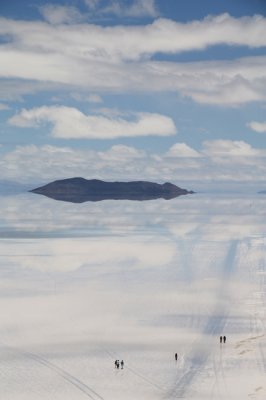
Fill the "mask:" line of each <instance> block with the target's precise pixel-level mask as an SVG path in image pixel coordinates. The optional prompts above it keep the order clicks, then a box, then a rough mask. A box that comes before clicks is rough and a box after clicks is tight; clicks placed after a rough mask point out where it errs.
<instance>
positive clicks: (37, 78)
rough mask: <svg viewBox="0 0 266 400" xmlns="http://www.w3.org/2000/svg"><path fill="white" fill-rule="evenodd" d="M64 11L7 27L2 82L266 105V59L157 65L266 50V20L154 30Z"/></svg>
mask: <svg viewBox="0 0 266 400" xmlns="http://www.w3.org/2000/svg"><path fill="white" fill-rule="evenodd" d="M93 4H94V3H93ZM95 4H96V3H95ZM134 4H137V3H134ZM143 4H144V3H143ZM147 4H148V2H147ZM56 7H57V8H56V10H55V9H54V8H53V6H51V5H50V6H46V8H44V9H43V14H45V15H46V19H47V20H49V23H47V22H40V21H37V22H36V21H35V22H33V21H14V20H10V19H5V18H1V19H0V35H1V36H3V37H5V41H4V43H3V44H2V45H1V46H0V57H1V60H2V61H1V65H0V77H2V78H6V79H7V78H9V79H23V80H25V79H27V80H30V81H31V85H32V82H36V85H40V83H41V82H43V83H44V82H46V83H49V84H50V85H51V84H52V85H59V86H61V87H66V86H68V87H69V86H74V87H76V88H83V89H84V88H86V89H89V90H91V91H94V92H95V91H96V92H97V91H108V92H110V91H111V92H112V91H115V92H117V91H150V92H152V91H162V90H166V91H178V92H180V93H181V94H182V95H184V96H188V97H191V98H192V99H193V100H194V101H196V102H199V103H206V104H217V105H238V104H241V103H246V102H252V101H261V100H265V98H266V72H265V57H263V56H256V57H255V56H254V57H249V58H242V59H235V60H233V61H232V60H231V61H212V62H210V61H202V62H190V63H177V62H169V61H155V60H154V57H156V55H157V54H161V55H163V54H177V53H180V52H186V51H192V50H204V49H206V48H208V47H209V46H214V45H220V44H226V45H230V46H231V45H238V46H248V47H250V48H251V47H252V48H259V47H265V46H266V39H265V38H266V18H264V17H262V16H254V17H242V18H238V19H237V18H233V17H231V16H230V15H228V14H223V15H220V16H209V17H206V18H205V19H203V20H201V21H192V22H188V23H178V22H175V21H171V20H168V19H162V18H160V19H157V20H155V21H154V22H153V23H151V24H148V25H139V26H130V25H128V26H122V25H121V26H109V27H108V26H107V27H103V26H100V25H93V24H87V23H82V24H76V23H75V24H74V23H72V19H75V17H74V14H75V13H74V10H72V9H71V8H69V9H67V10H65V9H62V8H60V7H59V6H56ZM58 7H59V8H58ZM20 85H24V82H23V81H20V82H18V83H17V84H16V87H17V91H18V93H19V92H21V89H20ZM24 90H25V89H24ZM28 90H32V89H31V86H29V89H28ZM36 90H38V89H37V86H36Z"/></svg>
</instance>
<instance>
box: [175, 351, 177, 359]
mask: <svg viewBox="0 0 266 400" xmlns="http://www.w3.org/2000/svg"><path fill="white" fill-rule="evenodd" d="M175 360H176V361H177V353H175Z"/></svg>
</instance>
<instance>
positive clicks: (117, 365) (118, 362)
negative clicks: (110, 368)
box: [115, 360, 124, 369]
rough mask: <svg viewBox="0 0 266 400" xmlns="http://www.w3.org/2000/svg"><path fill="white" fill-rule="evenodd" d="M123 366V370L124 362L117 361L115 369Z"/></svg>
mask: <svg viewBox="0 0 266 400" xmlns="http://www.w3.org/2000/svg"><path fill="white" fill-rule="evenodd" d="M120 366H121V369H123V368H124V361H123V360H122V361H121V362H120V361H119V360H115V368H116V369H119V368H120Z"/></svg>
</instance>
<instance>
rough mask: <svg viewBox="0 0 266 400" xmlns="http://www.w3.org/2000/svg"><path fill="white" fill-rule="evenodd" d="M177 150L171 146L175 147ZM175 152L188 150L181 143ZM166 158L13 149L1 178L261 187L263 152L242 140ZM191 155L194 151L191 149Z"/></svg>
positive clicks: (118, 151)
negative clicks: (246, 184) (141, 180)
mask: <svg viewBox="0 0 266 400" xmlns="http://www.w3.org/2000/svg"><path fill="white" fill-rule="evenodd" d="M178 147H179V146H177V147H176V148H177V149H178ZM180 148H181V149H182V148H183V149H185V151H187V149H186V146H184V144H182V143H180ZM193 150H194V149H191V150H190V151H189V152H187V154H188V155H187V157H185V156H184V154H183V156H182V157H177V156H176V157H174V156H173V157H169V152H170V150H168V151H166V152H165V153H164V154H160V153H159V154H158V153H148V152H144V151H142V150H140V149H136V148H134V147H129V146H124V145H115V146H112V147H111V148H109V149H107V150H105V151H93V150H88V149H70V148H68V147H63V148H61V147H55V146H40V147H39V146H35V145H28V146H17V147H16V149H15V150H13V151H10V152H8V153H6V154H3V155H1V157H0V169H1V174H2V178H3V179H11V180H19V181H20V182H40V181H44V180H45V181H46V182H47V181H50V180H54V179H60V178H68V177H72V176H83V177H84V178H88V179H91V178H98V179H103V180H139V179H145V180H150V181H157V182H166V181H172V182H173V183H176V184H177V185H179V186H181V187H182V186H183V187H185V188H187V189H194V190H195V189H196V188H197V187H199V185H207V184H209V183H210V182H212V185H213V183H214V182H216V183H217V185H218V183H219V182H223V183H227V184H229V183H230V182H232V183H235V184H243V183H247V182H248V183H250V184H252V185H254V184H256V185H259V184H260V185H265V184H266V178H265V176H266V162H265V160H266V149H256V148H253V147H252V146H250V145H249V144H248V143H245V142H243V141H239V142H236V141H224V140H214V141H207V142H204V143H203V148H202V150H200V151H198V152H197V153H198V154H199V157H191V156H190V155H189V153H190V154H191V153H193ZM194 151H195V152H196V150H194Z"/></svg>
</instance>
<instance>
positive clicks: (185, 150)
mask: <svg viewBox="0 0 266 400" xmlns="http://www.w3.org/2000/svg"><path fill="white" fill-rule="evenodd" d="M166 157H201V155H200V153H199V152H197V151H196V150H194V149H192V148H191V147H189V146H188V145H187V144H186V143H176V144H174V145H173V146H172V147H170V149H169V151H168V152H167V153H166Z"/></svg>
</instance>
